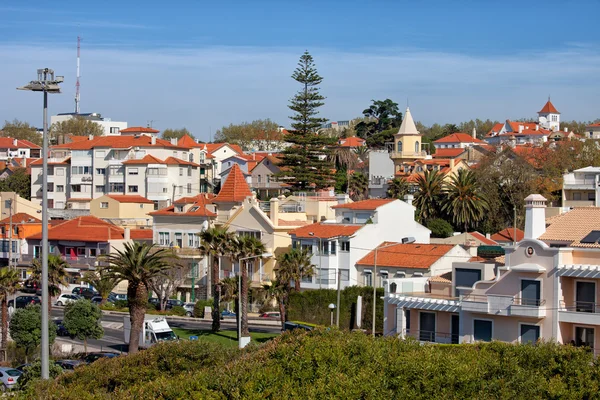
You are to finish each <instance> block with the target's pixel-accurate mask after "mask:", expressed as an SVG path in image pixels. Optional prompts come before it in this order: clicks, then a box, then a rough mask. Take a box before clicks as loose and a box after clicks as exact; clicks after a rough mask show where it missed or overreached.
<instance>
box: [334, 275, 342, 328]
mask: <svg viewBox="0 0 600 400" xmlns="http://www.w3.org/2000/svg"><path fill="white" fill-rule="evenodd" d="M337 278H338V281H337V307H336V308H335V326H337V327H338V328H339V327H340V293H341V290H340V288H341V280H342V270H341V269H339V268H338V277H337Z"/></svg>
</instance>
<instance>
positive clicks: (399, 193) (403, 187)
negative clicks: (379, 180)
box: [387, 178, 410, 200]
mask: <svg viewBox="0 0 600 400" xmlns="http://www.w3.org/2000/svg"><path fill="white" fill-rule="evenodd" d="M409 189H410V185H409V184H408V182H407V181H406V179H404V178H394V179H392V180H391V182H390V184H389V185H388V190H387V195H388V197H391V198H394V199H400V200H403V199H404V196H405V195H407V194H408V193H409Z"/></svg>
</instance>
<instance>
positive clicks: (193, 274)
mask: <svg viewBox="0 0 600 400" xmlns="http://www.w3.org/2000/svg"><path fill="white" fill-rule="evenodd" d="M199 269H200V264H199V263H196V260H195V259H194V258H192V271H191V278H192V303H195V302H196V278H197V277H198V270H199Z"/></svg>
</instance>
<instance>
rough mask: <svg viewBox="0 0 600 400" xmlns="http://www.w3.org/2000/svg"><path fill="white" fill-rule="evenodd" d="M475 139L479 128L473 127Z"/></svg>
mask: <svg viewBox="0 0 600 400" xmlns="http://www.w3.org/2000/svg"><path fill="white" fill-rule="evenodd" d="M473 139H477V129H475V127H473Z"/></svg>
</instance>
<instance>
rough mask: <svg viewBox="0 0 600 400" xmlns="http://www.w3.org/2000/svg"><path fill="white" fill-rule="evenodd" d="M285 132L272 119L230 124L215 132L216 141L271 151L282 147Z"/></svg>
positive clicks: (250, 148) (247, 148)
mask: <svg viewBox="0 0 600 400" xmlns="http://www.w3.org/2000/svg"><path fill="white" fill-rule="evenodd" d="M283 139H284V135H283V133H282V132H281V131H280V130H279V125H278V124H277V123H275V122H273V121H271V120H270V119H257V120H254V121H252V122H242V123H241V124H230V125H229V126H224V127H222V128H221V129H219V130H218V131H217V132H216V133H215V142H216V143H218V142H222V143H231V144H237V145H240V146H241V147H242V148H243V149H244V150H246V151H250V150H259V151H271V150H276V149H278V148H280V147H281V140H283Z"/></svg>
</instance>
